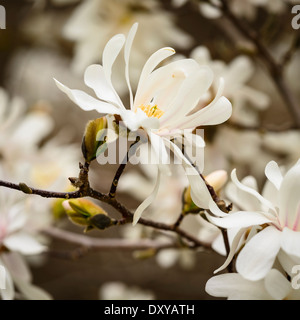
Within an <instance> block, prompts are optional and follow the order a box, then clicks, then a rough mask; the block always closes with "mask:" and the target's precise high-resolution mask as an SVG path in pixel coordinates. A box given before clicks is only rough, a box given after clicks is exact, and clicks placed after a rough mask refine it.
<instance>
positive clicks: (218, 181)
mask: <svg viewBox="0 0 300 320" xmlns="http://www.w3.org/2000/svg"><path fill="white" fill-rule="evenodd" d="M205 180H206V181H207V183H208V184H209V185H211V186H212V187H213V188H214V190H215V191H216V192H218V191H220V190H221V189H222V188H223V187H224V185H225V184H226V182H227V180H228V174H227V172H226V171H225V170H216V171H213V172H212V173H210V174H209V175H207V176H206V177H205Z"/></svg>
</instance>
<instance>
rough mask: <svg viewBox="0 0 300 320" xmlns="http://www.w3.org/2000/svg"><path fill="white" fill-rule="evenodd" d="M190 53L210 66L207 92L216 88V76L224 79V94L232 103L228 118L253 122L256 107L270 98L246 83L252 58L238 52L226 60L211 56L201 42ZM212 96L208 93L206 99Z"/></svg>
mask: <svg viewBox="0 0 300 320" xmlns="http://www.w3.org/2000/svg"><path fill="white" fill-rule="evenodd" d="M190 57H191V58H192V59H194V60H196V61H197V62H198V63H199V64H200V65H204V66H205V65H206V66H209V67H210V68H211V69H212V70H213V72H214V75H215V78H214V82H213V84H212V88H211V92H210V93H211V95H212V96H214V94H215V92H216V90H217V88H218V83H217V81H216V79H219V78H220V77H221V78H223V79H224V83H225V85H224V91H223V94H224V96H226V97H227V98H228V99H229V100H230V101H231V103H232V106H233V113H232V116H231V118H230V120H231V121H233V122H238V123H241V124H244V125H249V126H251V125H256V124H257V122H258V120H259V119H258V111H263V110H265V109H266V108H267V107H268V106H269V103H270V99H269V97H268V95H267V94H265V93H263V92H261V91H259V90H256V89H254V88H252V87H251V86H249V85H248V82H249V80H251V77H252V76H253V74H254V72H255V67H254V65H253V64H252V62H251V60H250V59H249V58H248V57H246V56H238V57H236V58H234V59H233V60H232V61H231V62H230V63H228V64H226V63H225V62H224V61H221V60H212V58H211V56H210V52H209V50H208V49H207V48H206V47H203V46H199V47H197V48H195V49H194V50H193V51H192V52H191V54H190ZM211 98H212V97H211V96H208V97H207V99H208V100H210V99H211ZM204 102H205V101H204Z"/></svg>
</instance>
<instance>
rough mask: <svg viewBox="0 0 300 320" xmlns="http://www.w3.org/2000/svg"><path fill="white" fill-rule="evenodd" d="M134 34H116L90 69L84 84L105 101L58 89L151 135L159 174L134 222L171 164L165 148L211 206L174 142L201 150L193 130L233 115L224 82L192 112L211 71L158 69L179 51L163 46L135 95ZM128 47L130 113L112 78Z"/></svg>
mask: <svg viewBox="0 0 300 320" xmlns="http://www.w3.org/2000/svg"><path fill="white" fill-rule="evenodd" d="M136 31H137V24H134V25H133V26H132V28H131V29H130V32H129V34H128V37H127V39H126V40H125V36H124V35H122V34H118V35H116V36H114V37H113V38H112V39H111V40H110V41H109V42H108V43H107V45H106V46H105V49H104V53H103V59H102V60H103V66H101V65H91V66H89V67H88V68H87V69H86V72H85V77H84V78H85V83H86V84H87V85H88V86H89V87H91V88H92V89H93V90H94V91H95V93H96V95H97V97H98V98H99V99H101V100H99V99H95V98H94V97H92V96H90V95H88V94H86V93H85V92H83V91H81V90H72V89H70V88H68V87H66V86H65V85H63V84H62V83H60V82H58V81H56V83H57V85H58V87H59V89H60V90H62V91H63V92H64V93H65V94H67V95H68V97H69V98H70V99H71V100H72V101H73V102H74V103H76V104H77V105H78V106H79V107H80V108H82V109H83V110H85V111H90V110H96V111H98V112H99V113H100V114H102V115H107V114H111V115H119V116H120V117H121V119H122V120H123V122H124V123H125V126H126V127H127V128H128V129H130V130H131V131H133V132H135V131H137V130H138V129H139V128H142V129H143V130H144V133H146V135H147V136H148V138H149V141H150V142H151V144H150V145H151V147H152V150H153V151H154V154H155V156H156V159H157V163H158V164H159V168H160V170H158V173H157V182H156V185H155V188H154V190H153V193H152V194H151V195H150V196H149V197H148V198H147V199H146V200H145V201H144V202H143V203H142V204H141V205H140V206H139V207H138V208H137V210H136V211H135V215H134V219H133V223H134V224H136V222H137V221H138V219H139V218H140V216H141V214H142V212H143V211H144V210H145V208H146V207H147V206H149V204H150V203H151V202H152V201H153V199H154V198H155V196H156V195H157V191H158V187H159V180H160V173H161V171H163V170H168V168H167V166H165V165H166V164H169V163H170V157H169V154H168V151H167V149H170V150H172V151H173V152H174V154H175V156H176V157H177V158H178V159H180V160H181V161H182V162H183V163H182V165H183V167H184V168H185V170H186V172H189V173H188V178H189V183H190V184H191V185H193V186H194V187H193V190H192V198H193V200H194V202H195V203H196V204H197V205H198V206H199V207H201V208H208V202H210V201H212V199H211V196H210V194H209V192H208V190H207V187H206V185H205V183H204V182H203V180H202V179H201V177H200V176H199V174H198V172H197V170H196V168H195V167H194V166H193V165H192V164H191V163H190V161H189V160H188V159H187V158H186V157H185V156H184V155H183V153H182V150H180V148H179V147H178V146H177V145H176V144H175V143H174V142H172V141H171V139H174V138H176V137H177V138H180V139H181V138H182V135H183V134H184V137H185V139H186V141H187V142H188V143H189V144H190V145H192V146H195V147H198V148H201V147H203V146H204V141H203V139H202V138H201V137H200V136H199V135H195V134H193V132H192V131H193V130H194V129H195V128H196V127H197V126H205V125H215V124H219V123H222V122H224V121H226V120H227V119H228V118H229V117H230V115H231V112H232V106H231V103H230V102H229V100H228V99H227V98H225V97H224V96H223V95H222V92H223V81H222V79H220V81H219V88H218V90H217V92H216V94H215V97H214V98H213V99H212V101H211V102H210V103H208V104H206V105H203V108H202V109H200V110H197V111H194V108H195V107H196V106H197V105H198V102H199V100H200V99H201V97H202V96H203V95H206V94H207V91H208V89H209V87H210V86H211V84H212V81H213V73H212V71H211V70H210V68H208V67H203V66H200V65H199V64H198V63H197V62H196V61H195V60H193V59H182V60H177V61H174V62H171V63H169V64H168V65H165V66H163V67H160V68H157V69H155V68H156V67H157V66H158V65H159V64H160V62H162V61H163V60H165V59H166V58H167V57H170V56H171V55H173V54H174V53H175V51H174V50H173V49H172V48H162V49H160V50H158V51H156V52H155V53H153V54H152V55H151V56H150V58H149V59H148V60H147V62H146V63H145V65H144V67H143V70H142V73H141V76H140V79H139V83H138V88H137V91H136V94H135V96H133V92H132V89H131V85H130V80H129V58H130V53H131V46H132V43H133V40H134V37H135V34H136ZM124 44H125V50H124V58H125V64H126V68H125V79H126V82H127V85H128V88H129V97H130V109H129V110H128V109H126V107H125V106H124V104H123V102H122V101H121V99H120V97H119V96H118V94H117V92H116V90H115V89H114V87H113V85H112V80H111V76H112V67H113V64H114V62H115V59H116V58H117V56H118V55H119V53H120V51H121V49H122V47H123V46H124ZM154 69H155V70H154ZM153 70H154V71H153ZM162 84H163V85H162ZM193 111H194V112H193ZM200 189H201V190H200ZM196 191H197V192H196Z"/></svg>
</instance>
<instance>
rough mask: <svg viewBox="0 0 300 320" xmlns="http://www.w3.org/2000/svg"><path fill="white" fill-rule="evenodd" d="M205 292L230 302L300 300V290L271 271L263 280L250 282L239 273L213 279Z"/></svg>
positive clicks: (279, 274) (279, 273)
mask: <svg viewBox="0 0 300 320" xmlns="http://www.w3.org/2000/svg"><path fill="white" fill-rule="evenodd" d="M205 290H206V292H207V293H208V294H210V295H211V296H214V297H226V298H227V299H228V300H300V290H298V289H294V288H293V287H292V284H291V282H290V281H289V280H288V279H287V278H286V276H285V275H284V274H283V273H281V272H280V271H279V270H277V269H271V270H270V271H269V272H268V274H267V275H266V277H265V278H264V279H262V280H257V281H250V280H247V279H245V278H243V277H242V276H241V275H240V274H238V273H226V274H221V275H217V276H214V277H212V278H211V279H209V280H208V281H207V283H206V286H205Z"/></svg>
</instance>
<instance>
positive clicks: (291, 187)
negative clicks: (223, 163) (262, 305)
mask: <svg viewBox="0 0 300 320" xmlns="http://www.w3.org/2000/svg"><path fill="white" fill-rule="evenodd" d="M265 174H266V176H267V179H268V180H267V183H266V184H265V187H264V190H263V193H262V195H261V194H259V192H258V191H257V190H256V188H255V179H254V178H252V179H250V181H249V179H247V180H248V181H247V184H245V183H241V182H240V181H239V180H238V179H237V176H236V172H235V170H234V171H233V172H232V175H231V178H232V181H233V183H234V185H235V186H236V190H235V189H234V188H233V189H232V190H231V191H230V194H231V195H232V196H233V197H234V198H233V202H234V203H236V205H237V206H238V207H239V208H241V209H242V210H247V211H237V212H232V213H231V214H227V215H225V214H224V213H223V212H221V211H220V210H219V211H218V209H217V210H215V209H212V211H213V212H214V213H215V214H216V215H219V217H213V216H210V215H208V218H209V220H210V221H211V222H213V223H214V224H216V225H217V226H220V227H223V228H226V229H231V228H238V229H239V231H238V232H237V234H236V237H235V239H234V240H233V241H232V244H231V252H230V254H229V256H228V258H227V259H226V261H225V263H224V265H223V266H222V267H221V268H219V269H218V270H217V271H219V270H221V269H222V268H224V267H225V266H227V265H228V263H229V262H230V261H231V259H232V257H233V255H234V254H235V252H236V250H237V248H238V247H239V245H240V244H241V241H243V242H245V245H244V246H243V248H242V250H241V251H240V252H239V254H238V256H237V260H236V270H237V272H238V273H239V274H240V275H241V276H242V277H244V278H245V279H247V280H251V281H258V280H261V279H263V278H264V277H265V276H266V275H267V274H268V272H269V271H270V270H271V268H272V267H273V265H274V263H275V261H276V259H278V261H279V262H280V264H281V265H282V267H283V268H284V270H285V272H287V274H289V275H290V276H292V269H293V266H295V265H298V264H300V251H299V243H300V232H299V231H300V200H299V187H300V186H299V182H300V179H299V177H300V161H298V162H297V163H296V164H295V165H294V166H293V167H292V168H290V169H289V170H288V171H287V172H286V173H285V175H283V174H282V172H281V170H280V169H279V167H278V165H277V163H276V162H274V161H271V162H269V163H268V164H267V166H266V169H265ZM249 183H250V184H251V185H252V187H251V186H250V185H249ZM235 191H236V193H235ZM245 207H246V208H245ZM249 228H251V231H250V233H249ZM244 239H246V241H244Z"/></svg>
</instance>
